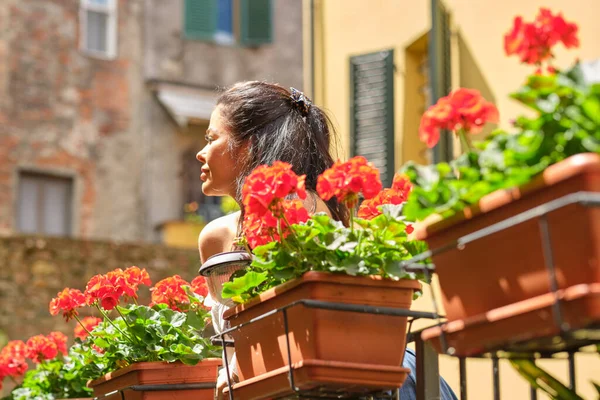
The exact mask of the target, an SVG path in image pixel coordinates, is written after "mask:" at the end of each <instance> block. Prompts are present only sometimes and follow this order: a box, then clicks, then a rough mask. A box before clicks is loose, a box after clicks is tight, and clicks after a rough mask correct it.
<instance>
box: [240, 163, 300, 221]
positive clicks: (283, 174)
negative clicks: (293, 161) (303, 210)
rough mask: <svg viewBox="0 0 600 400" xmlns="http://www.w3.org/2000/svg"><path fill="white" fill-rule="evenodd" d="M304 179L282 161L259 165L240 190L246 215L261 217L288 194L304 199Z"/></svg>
mask: <svg viewBox="0 0 600 400" xmlns="http://www.w3.org/2000/svg"><path fill="white" fill-rule="evenodd" d="M305 178H306V176H305V175H301V176H298V175H296V173H294V171H292V166H291V165H290V164H288V163H285V162H282V161H275V162H274V163H273V165H272V166H268V165H261V166H259V167H257V168H255V169H254V170H253V171H252V172H251V173H250V175H248V177H247V178H246V180H245V181H244V186H243V188H242V201H243V203H244V210H245V212H246V214H256V215H258V216H259V217H260V216H263V215H264V214H265V213H266V212H267V211H269V210H271V209H272V208H273V207H276V205H277V203H278V202H279V201H281V200H283V199H284V198H285V197H286V196H289V195H290V194H296V195H297V196H298V197H299V198H301V199H305V198H306V189H305V185H304V180H305Z"/></svg>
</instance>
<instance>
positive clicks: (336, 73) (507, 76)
mask: <svg viewBox="0 0 600 400" xmlns="http://www.w3.org/2000/svg"><path fill="white" fill-rule="evenodd" d="M313 1H314V5H315V8H314V18H315V26H314V30H315V49H314V70H315V76H314V78H315V90H314V94H313V98H314V100H315V102H316V103H317V104H318V105H320V106H322V107H324V108H325V109H326V110H327V111H328V112H329V114H330V117H331V118H332V120H333V121H334V124H335V125H336V128H337V131H338V135H339V136H340V141H341V143H340V145H341V152H340V157H341V158H346V157H347V156H348V154H349V146H350V144H349V132H350V115H349V111H350V104H349V101H350V87H349V82H350V77H349V73H350V71H349V58H350V57H351V56H354V55H360V54H364V53H370V52H374V51H378V50H386V49H390V48H393V49H394V57H395V60H394V63H395V66H396V72H395V76H396V80H395V82H394V84H395V153H396V159H395V164H396V167H397V168H398V167H400V165H402V164H403V163H404V162H406V161H408V160H411V159H414V160H417V161H419V162H425V161H426V159H425V157H423V155H424V147H423V146H422V145H421V144H419V143H418V141H417V140H416V137H415V136H416V129H417V127H418V118H419V115H417V114H415V105H414V104H413V102H414V101H415V99H417V98H418V97H416V96H417V95H416V94H415V93H414V90H416V89H415V88H416V87H417V83H415V80H414V78H413V77H414V69H415V65H414V63H415V57H414V56H415V54H416V53H418V52H419V51H420V46H421V47H422V46H423V45H424V44H423V40H424V39H423V37H424V36H425V35H426V34H427V32H428V31H429V28H430V8H429V6H430V0H369V1H365V0H313ZM445 4H446V5H447V7H448V10H449V12H450V14H451V18H452V26H453V29H452V30H453V35H452V51H453V56H452V57H453V60H452V67H453V74H452V84H453V87H458V86H463V87H471V88H476V89H479V90H480V91H481V92H482V94H483V95H484V97H486V98H487V99H488V100H490V101H493V102H494V103H495V104H496V105H497V106H498V108H499V111H500V118H501V124H500V126H501V127H503V128H509V124H508V121H509V120H510V119H511V118H514V117H515V116H516V115H518V114H519V113H523V112H524V109H523V108H521V107H520V106H519V104H518V103H516V102H514V101H512V100H510V99H509V98H508V94H509V93H510V92H511V91H514V90H516V89H517V88H518V86H519V85H520V84H521V83H522V82H523V81H524V78H525V76H526V74H527V73H530V72H532V71H533V68H532V67H528V66H522V65H520V64H519V61H518V59H517V58H516V57H511V58H508V57H506V56H505V54H504V49H503V35H504V34H505V33H506V31H508V30H509V29H510V27H511V26H512V20H513V18H514V16H515V15H517V14H520V15H523V17H524V18H525V19H526V20H531V19H533V17H534V16H535V14H536V13H537V10H538V9H539V7H541V6H544V7H548V8H550V9H551V10H553V11H562V12H563V14H564V16H565V18H566V19H567V20H569V21H574V22H576V23H578V24H579V27H580V34H579V37H580V40H581V48H579V49H575V50H569V51H567V50H564V49H563V48H562V47H560V46H558V49H557V50H556V55H557V60H556V63H555V64H556V65H557V66H558V67H566V66H569V65H570V64H571V63H572V62H573V60H574V59H575V58H576V57H579V58H580V59H582V60H591V59H594V58H600V40H598V38H600V24H598V23H597V19H598V16H599V15H600V1H599V0H571V1H567V0H544V1H541V0H504V1H501V2H499V1H497V0H493V1H492V0H447V1H445ZM305 10H307V8H305ZM307 26H309V24H307ZM307 37H308V36H307V35H305V38H307ZM308 48H309V47H308V46H305V49H308ZM415 52H416V53H415ZM307 57H310V52H308V51H307V52H306V53H305V58H307ZM305 65H306V64H305ZM406 77H409V79H408V80H407V79H406ZM307 78H310V75H309V74H307ZM407 96H408V97H409V99H408V101H406V99H405V97H407ZM488 131H489V130H488ZM416 308H417V309H423V310H427V309H431V308H432V307H431V300H430V297H429V296H427V292H426V295H425V296H424V297H423V298H422V299H421V300H419V301H417V303H416ZM541 365H542V366H544V367H546V368H548V370H549V371H550V372H552V373H554V374H556V376H557V377H559V378H561V379H563V381H565V382H566V377H567V375H566V371H567V364H566V362H564V361H545V362H542V363H541ZM577 370H578V374H577V376H578V382H577V384H578V389H579V393H580V395H583V396H584V397H585V398H597V395H596V396H594V391H593V388H592V386H591V385H590V383H589V381H590V380H591V379H592V378H593V377H595V379H596V380H600V378H598V376H600V357H599V356H598V355H578V356H577ZM441 372H442V374H443V375H444V377H445V378H446V379H447V380H448V382H449V383H450V384H451V386H452V387H453V388H454V390H455V391H456V393H457V395H458V393H459V386H458V361H457V360H456V359H453V358H449V357H442V359H441ZM467 374H468V383H469V384H468V387H469V393H468V394H469V397H470V398H474V399H491V398H492V371H491V364H490V362H489V361H487V360H469V361H468V363H467ZM501 392H502V398H505V399H522V398H529V397H528V396H529V391H528V388H527V384H526V383H525V381H524V380H522V379H521V378H520V377H519V376H518V375H516V373H514V372H513V371H512V368H511V367H510V365H508V364H505V363H502V364H501ZM540 398H544V397H543V395H541V394H540Z"/></svg>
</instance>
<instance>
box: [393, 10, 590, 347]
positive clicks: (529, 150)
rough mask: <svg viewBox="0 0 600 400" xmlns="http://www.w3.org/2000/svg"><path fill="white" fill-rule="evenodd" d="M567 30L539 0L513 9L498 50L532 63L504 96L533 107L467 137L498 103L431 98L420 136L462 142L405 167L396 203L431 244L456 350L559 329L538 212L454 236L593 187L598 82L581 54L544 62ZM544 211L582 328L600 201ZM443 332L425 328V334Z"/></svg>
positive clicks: (569, 318) (572, 318)
mask: <svg viewBox="0 0 600 400" xmlns="http://www.w3.org/2000/svg"><path fill="white" fill-rule="evenodd" d="M576 34H577V26H576V25H575V24H572V23H569V22H567V21H565V20H564V18H563V17H562V16H561V15H560V14H552V13H551V12H550V11H549V10H546V9H541V10H540V13H539V15H538V16H537V18H536V20H535V21H533V22H531V23H525V22H523V20H522V19H521V18H520V17H518V18H516V19H515V24H514V27H513V29H512V31H511V32H509V33H508V34H507V35H506V37H505V49H506V52H507V54H509V55H510V54H513V53H514V54H517V55H519V56H520V57H521V59H522V61H523V62H526V63H532V64H537V66H538V70H537V71H536V72H535V73H534V74H533V75H531V76H529V77H528V78H527V81H526V83H525V85H524V86H523V87H521V88H520V89H519V90H518V91H517V92H515V93H514V94H512V95H511V97H512V98H514V99H516V100H517V101H519V102H521V103H522V104H524V105H525V106H527V107H529V108H530V109H532V110H533V111H534V113H535V115H534V116H533V117H525V116H522V117H519V118H517V119H516V120H515V121H514V123H513V125H514V128H515V130H516V132H514V133H508V132H505V131H503V130H496V131H495V132H493V133H492V134H491V135H490V136H489V137H488V138H486V139H484V140H481V141H471V140H470V134H472V133H477V132H478V131H479V130H480V128H481V126H482V125H483V124H485V123H486V121H491V122H497V119H498V118H497V111H496V109H495V107H494V106H493V105H491V104H490V103H488V102H486V101H485V100H484V99H482V98H481V96H480V95H479V93H478V92H477V91H475V90H470V89H462V88H461V89H458V90H456V91H454V92H453V93H451V94H450V95H449V96H447V97H444V98H442V99H440V100H439V101H438V103H437V104H435V105H433V106H432V107H431V108H430V109H428V110H427V111H426V112H425V114H424V115H423V117H422V120H421V127H420V131H419V134H420V137H421V139H422V140H424V141H425V142H427V143H428V145H429V146H430V147H432V146H433V145H435V143H436V142H437V140H438V138H439V132H440V129H447V130H450V131H452V132H454V133H455V134H456V135H457V136H458V137H459V138H460V140H461V143H462V145H463V151H464V153H463V154H462V155H460V157H458V158H457V159H456V160H455V161H453V162H450V163H439V164H435V165H429V166H418V165H414V164H409V165H406V166H405V167H404V168H403V172H404V173H405V174H406V175H407V176H408V177H409V178H410V180H411V182H412V183H413V185H414V188H413V191H412V192H411V194H410V196H409V198H408V201H407V203H406V205H405V207H404V210H403V211H404V214H405V216H406V217H407V218H409V219H414V220H423V219H425V221H424V223H422V224H420V225H419V227H418V228H417V229H416V235H417V237H418V238H419V239H422V240H425V241H426V242H427V244H428V246H429V248H430V249H431V250H432V251H433V257H432V258H433V262H434V263H435V265H436V272H437V273H438V275H439V279H440V286H441V290H442V299H443V303H444V307H445V311H446V316H447V318H448V320H449V321H450V323H449V324H447V325H446V327H445V329H447V334H448V335H449V338H448V340H449V345H450V347H452V348H453V349H454V350H455V351H456V354H462V355H468V354H473V353H477V352H481V351H483V350H485V349H486V348H490V347H493V346H497V345H498V344H501V343H505V342H506V341H509V340H515V341H516V340H524V339H529V338H532V337H535V336H545V335H551V334H555V333H558V332H560V330H561V329H562V328H563V327H559V326H557V325H556V324H555V323H554V322H553V320H552V318H551V316H552V312H553V311H552V308H551V307H552V305H553V303H554V301H555V300H556V297H555V295H554V294H553V293H552V284H551V277H550V275H549V273H548V270H547V268H546V258H545V257H546V256H547V255H545V254H544V251H547V249H544V248H543V240H544V239H543V237H542V231H541V230H540V222H539V220H538V219H531V220H527V221H522V222H520V223H514V224H513V225H512V226H510V227H509V228H508V229H504V230H502V231H499V232H497V233H494V234H491V235H488V236H485V237H484V238H482V239H480V240H476V241H473V242H470V243H468V244H466V245H464V244H463V243H457V242H456V241H457V239H458V238H461V237H464V236H465V235H468V234H470V233H473V232H476V231H479V230H481V229H484V228H486V227H489V226H491V225H493V224H496V223H499V222H501V221H505V220H506V219H507V218H509V217H511V216H515V215H518V214H520V213H523V212H525V211H527V210H530V209H532V208H534V207H536V206H539V205H541V204H544V203H547V202H549V201H551V200H554V199H558V198H561V197H563V196H565V195H568V194H570V193H575V192H579V191H586V192H599V191H600V85H599V84H598V83H593V82H591V81H590V79H589V75H588V74H587V73H586V72H585V68H584V67H582V65H581V64H580V63H577V64H576V65H575V66H574V67H573V68H571V69H569V70H565V71H560V70H557V69H556V68H554V67H553V66H551V65H550V61H551V59H552V52H551V49H552V47H553V46H554V45H556V44H558V43H561V42H562V43H563V44H564V45H565V46H566V47H568V48H569V47H575V46H577V45H578V39H577V35H576ZM542 67H545V68H543V69H542ZM432 214H433V215H432ZM427 217H428V218H427ZM545 221H546V222H547V227H548V232H549V240H550V242H549V243H550V244H551V248H552V252H553V253H552V254H553V263H554V267H555V270H556V281H557V285H558V288H559V289H560V290H561V292H560V293H559V294H558V296H559V297H561V298H562V299H563V300H564V302H563V304H562V305H563V313H562V317H563V319H564V322H565V323H566V324H568V325H569V326H571V327H573V328H576V327H582V326H586V325H587V324H589V323H590V322H592V321H594V320H598V318H600V312H599V311H597V310H598V309H599V307H598V306H599V305H600V291H599V290H598V287H597V286H598V283H600V265H599V261H598V260H600V209H598V208H587V207H583V206H581V205H578V204H571V205H569V206H566V207H563V208H560V209H558V210H556V211H555V212H552V213H550V214H548V215H547V217H546V219H545ZM440 249H442V251H438V250H440ZM592 284H595V285H592ZM581 310H585V311H584V312H581ZM565 326H566V325H565ZM440 333H441V331H440V329H433V330H430V331H428V332H425V333H424V334H423V337H424V338H429V339H431V338H434V337H437V336H439V334H440Z"/></svg>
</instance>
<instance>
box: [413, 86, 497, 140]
mask: <svg viewBox="0 0 600 400" xmlns="http://www.w3.org/2000/svg"><path fill="white" fill-rule="evenodd" d="M486 122H492V123H497V122H498V109H497V108H496V106H495V105H493V104H492V103H490V102H488V101H486V100H485V99H484V98H483V97H482V96H481V94H480V93H479V91H477V90H475V89H465V88H460V89H457V90H455V91H454V92H452V93H451V94H449V95H448V96H446V97H442V98H441V99H439V100H438V102H437V103H436V104H434V105H432V106H431V107H429V109H428V110H427V111H426V112H425V113H424V114H423V116H422V117H421V125H420V127H419V139H420V140H421V141H422V142H424V143H425V144H427V147H429V148H432V147H433V146H435V145H436V144H437V142H438V141H439V139H440V129H447V130H451V131H456V130H458V129H463V130H464V131H466V132H468V133H473V134H476V133H479V132H481V129H482V128H483V126H484V125H485V124H486Z"/></svg>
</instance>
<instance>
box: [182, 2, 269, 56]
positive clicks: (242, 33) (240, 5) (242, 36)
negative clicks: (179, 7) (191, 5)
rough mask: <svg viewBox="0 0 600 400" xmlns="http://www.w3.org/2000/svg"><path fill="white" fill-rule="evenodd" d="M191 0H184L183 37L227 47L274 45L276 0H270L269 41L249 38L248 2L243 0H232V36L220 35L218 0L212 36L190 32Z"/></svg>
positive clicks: (212, 16)
mask: <svg viewBox="0 0 600 400" xmlns="http://www.w3.org/2000/svg"><path fill="white" fill-rule="evenodd" d="M188 1H189V0H183V2H184V6H183V13H182V21H183V22H182V23H183V28H182V30H181V33H182V37H183V39H184V40H189V41H199V42H205V43H214V44H217V45H220V46H225V47H248V48H255V47H262V46H268V45H272V44H273V43H274V41H275V40H274V34H275V0H269V30H270V31H269V39H268V41H261V40H257V39H248V38H246V36H247V30H248V25H247V23H248V21H247V20H246V19H247V18H248V12H249V9H248V4H247V3H246V2H244V1H243V0H231V38H222V37H220V36H219V35H218V32H219V31H218V29H217V26H218V19H219V6H218V0H214V1H215V3H214V5H215V9H214V13H213V15H211V18H213V19H214V32H213V33H212V34H211V35H210V37H209V36H208V35H207V36H204V35H197V34H190V33H189V32H188V30H187V29H186V9H187V4H186V3H187V2H188Z"/></svg>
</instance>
